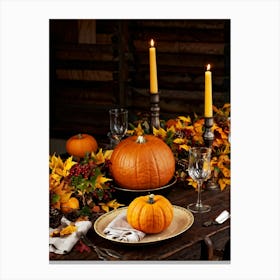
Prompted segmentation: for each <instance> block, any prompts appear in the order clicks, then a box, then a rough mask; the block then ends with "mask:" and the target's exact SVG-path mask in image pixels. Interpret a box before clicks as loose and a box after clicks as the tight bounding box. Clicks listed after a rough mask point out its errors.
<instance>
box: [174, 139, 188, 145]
mask: <svg viewBox="0 0 280 280" xmlns="http://www.w3.org/2000/svg"><path fill="white" fill-rule="evenodd" d="M173 143H175V144H179V145H181V144H184V143H186V139H184V138H176V139H174V140H173Z"/></svg>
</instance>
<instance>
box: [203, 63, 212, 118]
mask: <svg viewBox="0 0 280 280" xmlns="http://www.w3.org/2000/svg"><path fill="white" fill-rule="evenodd" d="M204 102H205V103H204V117H206V118H212V117H213V109H212V73H211V71H210V64H208V65H207V69H206V71H205V96H204Z"/></svg>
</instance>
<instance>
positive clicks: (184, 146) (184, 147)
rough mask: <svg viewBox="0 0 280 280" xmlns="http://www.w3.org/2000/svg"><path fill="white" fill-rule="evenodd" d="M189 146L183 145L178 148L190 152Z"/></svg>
mask: <svg viewBox="0 0 280 280" xmlns="http://www.w3.org/2000/svg"><path fill="white" fill-rule="evenodd" d="M190 148H191V147H190V146H188V145H186V144H183V145H180V146H179V149H184V150H185V151H189V150H190Z"/></svg>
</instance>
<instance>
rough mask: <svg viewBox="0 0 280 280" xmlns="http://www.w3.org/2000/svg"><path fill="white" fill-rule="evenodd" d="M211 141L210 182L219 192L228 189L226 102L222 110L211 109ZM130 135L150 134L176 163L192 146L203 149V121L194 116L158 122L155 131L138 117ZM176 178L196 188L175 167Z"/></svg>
mask: <svg viewBox="0 0 280 280" xmlns="http://www.w3.org/2000/svg"><path fill="white" fill-rule="evenodd" d="M213 110H214V116H213V118H214V125H213V131H214V135H215V139H214V141H213V145H212V155H211V168H212V180H213V181H215V182H216V183H217V184H218V185H219V187H220V189H221V190H224V188H226V187H227V186H230V104H228V103H226V104H224V106H223V107H222V108H217V107H215V106H213ZM130 126H131V130H129V131H128V133H129V134H130V135H142V134H150V133H153V134H154V135H155V136H157V137H159V138H161V139H162V140H163V141H165V143H166V144H167V145H168V146H169V147H170V148H171V150H172V151H173V153H174V156H175V159H176V161H177V163H180V162H181V161H184V160H186V159H188V151H189V149H190V148H191V147H194V146H203V145H204V142H203V132H204V118H203V117H199V116H197V115H196V114H194V116H193V118H191V117H190V116H178V117H177V118H176V119H169V120H168V121H161V126H160V128H159V129H156V128H153V129H152V130H151V129H150V126H149V122H148V121H147V119H145V118H142V119H140V120H137V121H135V123H133V124H130ZM176 175H177V178H178V179H179V180H187V181H188V184H189V185H192V186H193V187H195V188H196V186H197V184H196V182H195V181H194V180H193V179H192V178H190V177H189V176H188V174H187V172H186V171H185V170H184V168H180V166H179V167H178V168H177V171H176Z"/></svg>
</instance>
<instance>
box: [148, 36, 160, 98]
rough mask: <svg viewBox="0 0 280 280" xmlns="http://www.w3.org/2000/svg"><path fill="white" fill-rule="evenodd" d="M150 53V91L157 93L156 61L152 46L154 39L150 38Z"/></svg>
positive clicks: (154, 50)
mask: <svg viewBox="0 0 280 280" xmlns="http://www.w3.org/2000/svg"><path fill="white" fill-rule="evenodd" d="M149 54H150V56H149V57H150V93H152V94H156V93H158V81H157V63H156V48H155V47H154V40H153V39H151V47H150V49H149Z"/></svg>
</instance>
